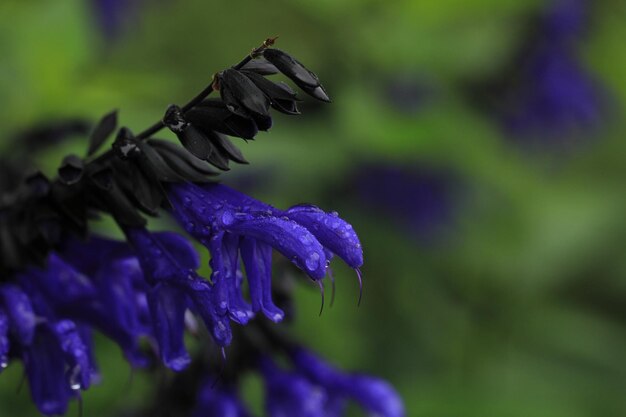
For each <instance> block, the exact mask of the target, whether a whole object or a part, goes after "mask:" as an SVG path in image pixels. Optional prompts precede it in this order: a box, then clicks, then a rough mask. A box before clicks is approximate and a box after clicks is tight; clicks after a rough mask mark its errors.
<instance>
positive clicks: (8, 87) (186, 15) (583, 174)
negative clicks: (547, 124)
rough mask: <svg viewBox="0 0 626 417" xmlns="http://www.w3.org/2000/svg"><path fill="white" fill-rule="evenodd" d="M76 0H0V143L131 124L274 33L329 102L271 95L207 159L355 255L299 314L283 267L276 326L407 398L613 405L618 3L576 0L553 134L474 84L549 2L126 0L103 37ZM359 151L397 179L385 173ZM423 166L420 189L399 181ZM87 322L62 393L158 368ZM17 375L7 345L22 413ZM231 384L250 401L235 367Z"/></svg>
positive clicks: (453, 405) (617, 304)
mask: <svg viewBox="0 0 626 417" xmlns="http://www.w3.org/2000/svg"><path fill="white" fill-rule="evenodd" d="M94 3H96V2H95V1H86V0H64V1H58V0H45V1H44V0H28V1H24V0H20V1H18V0H2V2H1V3H0V53H1V56H0V138H2V139H1V142H0V152H1V153H2V155H3V156H9V157H10V156H11V154H12V153H13V152H14V151H15V147H16V146H17V145H16V144H15V142H12V141H11V140H10V139H11V138H12V137H14V136H15V135H17V134H18V133H19V132H21V131H24V130H25V129H28V128H30V127H32V126H36V125H38V124H41V123H46V122H50V121H54V120H63V119H67V118H76V117H78V118H84V119H86V120H89V121H95V120H97V119H98V118H99V117H100V116H102V115H103V114H104V113H106V112H108V111H109V110H111V109H113V108H117V109H119V110H120V122H121V124H123V125H125V126H128V127H130V128H131V129H132V130H134V131H135V132H138V131H140V130H142V129H143V128H144V127H146V126H148V125H149V124H151V123H152V122H154V121H156V120H158V118H160V117H161V115H162V113H163V111H164V109H165V108H166V106H167V105H168V104H170V103H179V104H182V103H184V102H186V101H187V100H188V99H189V98H190V97H192V96H193V95H195V93H197V92H198V91H199V90H200V89H202V88H204V86H205V85H206V84H207V83H208V82H209V81H210V80H211V76H212V74H213V73H214V72H216V71H219V70H220V69H223V68H225V67H228V66H230V65H232V64H234V63H236V62H238V61H239V60H240V59H241V58H242V57H243V56H244V55H245V54H246V53H247V52H248V51H249V50H250V49H251V48H252V47H254V46H256V45H258V44H259V43H260V42H261V41H262V40H263V39H265V38H266V37H267V36H271V35H280V39H279V42H278V44H277V47H279V48H281V49H284V50H286V51H289V52H291V53H293V54H294V55H295V56H296V57H297V58H298V59H299V60H301V61H302V62H303V63H305V65H307V66H308V67H309V68H311V69H312V70H313V71H315V72H316V73H317V74H318V75H319V76H320V78H321V80H322V82H323V83H324V85H325V87H326V89H327V90H328V92H329V94H330V95H331V97H332V98H333V104H331V105H324V106H322V105H319V104H317V103H313V102H311V101H309V100H306V101H305V102H304V103H303V105H302V106H301V107H302V111H303V115H302V116H301V117H298V118H295V119H294V118H289V117H286V116H282V115H278V116H276V119H275V123H274V127H273V129H272V130H271V132H270V133H269V134H267V133H262V134H260V135H259V136H258V137H257V140H256V141H253V142H249V143H244V142H243V141H241V142H239V143H238V144H239V145H240V148H241V149H242V151H243V152H244V154H245V155H246V157H247V159H248V160H249V161H250V162H251V164H250V165H249V166H236V167H234V168H233V169H232V171H231V172H229V173H227V174H225V175H224V176H223V180H224V181H225V182H226V183H228V184H232V185H233V186H235V187H238V188H240V189H242V190H245V191H246V192H248V193H250V194H251V195H253V196H255V197H257V198H259V199H262V200H263V201H266V202H269V203H271V204H273V205H275V206H277V207H288V206H289V205H293V204H296V203H300V202H311V203H316V204H318V205H320V206H321V207H323V208H324V209H326V210H338V211H339V212H340V214H341V216H342V217H343V218H345V219H347V220H348V221H349V222H351V223H352V224H353V225H354V227H355V229H356V230H357V231H358V232H359V235H360V237H361V240H362V243H363V247H364V249H365V259H366V262H365V265H364V268H363V272H364V277H365V285H364V299H363V303H362V305H361V306H360V308H357V307H356V299H357V292H358V287H357V284H356V279H355V276H354V273H353V272H352V271H351V270H349V269H348V268H345V267H343V265H340V263H339V262H336V265H335V275H336V277H337V281H338V282H337V295H336V300H335V305H334V307H333V308H329V309H326V311H325V313H324V314H323V315H322V316H321V317H318V315H317V311H318V308H319V296H318V295H317V293H316V292H315V289H314V288H312V287H310V286H308V285H306V284H307V282H306V280H304V279H303V280H302V283H303V285H301V286H299V287H298V290H297V305H298V317H297V320H296V322H295V323H294V325H293V332H294V333H295V334H296V335H297V336H298V337H299V338H300V340H302V341H303V342H306V343H307V344H308V345H309V346H311V347H312V348H314V349H315V350H317V351H318V352H319V353H321V354H323V355H324V356H325V357H326V358H328V359H330V360H331V361H333V362H334V363H336V364H338V365H340V366H342V367H343V368H345V369H354V370H360V371H364V372H367V373H371V374H375V375H379V376H381V377H384V378H386V379H388V380H389V381H390V382H391V383H393V384H394V385H395V386H396V387H397V389H398V390H399V392H400V393H401V394H402V396H403V397H404V399H405V402H406V406H407V415H408V416H428V417H459V416H463V417H466V416H467V417H471V416H477V417H478V416H481V417H485V416H506V417H509V416H511V417H512V416H520V417H522V416H524V417H528V416H533V417H534V416H537V417H543V416H545V417H561V416H562V417H579V416H594V417H596V416H624V415H626V395H624V389H625V388H626V216H625V213H626V192H625V191H626V141H625V140H624V132H625V131H626V118H624V112H623V106H624V103H625V101H626V77H625V75H626V48H624V39H626V25H625V24H624V22H625V21H626V3H624V2H623V1H620V0H597V1H593V2H591V1H590V2H587V6H589V9H588V10H587V11H586V17H587V19H586V22H585V25H584V26H585V30H584V35H581V36H580V39H578V40H577V41H576V46H575V50H576V52H575V53H576V59H577V60H578V61H577V62H578V63H579V64H580V66H581V68H582V70H583V71H585V73H586V74H587V75H588V76H589V77H591V78H593V79H594V80H595V82H596V83H597V86H598V88H599V90H601V91H602V93H601V94H602V95H603V97H605V98H606V100H605V105H604V106H603V108H602V111H601V114H602V117H601V118H600V121H599V123H597V124H596V125H594V126H593V128H591V129H582V128H581V129H577V130H576V132H572V131H567V132H565V133H563V134H560V135H558V136H559V140H557V141H554V140H553V138H542V137H541V135H539V134H534V133H533V134H532V136H533V137H532V138H529V137H522V138H520V137H515V138H513V137H512V136H514V134H512V133H511V132H509V131H507V130H506V129H504V128H503V127H502V123H501V122H500V121H499V117H498V116H497V115H495V114H494V112H492V111H490V110H489V109H490V108H491V109H493V107H489V106H484V105H482V104H481V103H484V102H487V101H489V100H483V99H484V98H485V96H487V94H486V93H485V94H482V92H484V91H483V90H481V88H482V87H481V86H484V85H488V84H489V81H490V80H492V79H495V78H498V77H500V78H502V77H503V76H504V77H506V74H507V72H506V71H507V68H508V67H510V66H511V65H514V63H515V62H516V56H518V54H519V53H520V51H522V52H523V51H524V50H525V48H527V47H528V44H529V42H530V43H531V44H532V42H533V41H536V38H537V36H536V35H537V32H538V30H537V26H538V21H540V19H539V18H538V16H541V15H542V13H544V12H545V11H546V10H548V8H549V7H551V5H552V3H550V2H546V1H539V0H529V1H519V0H464V1H458V0H442V1H431V0H421V1H419V0H394V1H389V0H387V1H384V0H317V1H305V0H265V1H263V2H258V1H229V2H226V1H207V0H190V1H174V0H154V1H150V0H144V1H143V2H131V3H134V4H133V5H132V7H130V8H129V11H127V13H126V17H125V18H124V19H123V20H124V21H123V22H122V25H121V26H120V28H121V29H119V31H118V33H117V34H116V35H115V36H114V37H111V36H109V35H107V34H105V33H103V31H102V26H101V25H99V23H98V22H99V20H98V18H99V16H98V12H97V11H96V10H97V9H95V8H94ZM512 63H513V64H512ZM503 74H504V75H503ZM485 88H486V87H485ZM527 88H529V89H531V90H532V88H534V86H533V85H530V86H527ZM485 91H486V90H485ZM490 91H491V90H490ZM489 102H491V103H493V100H491V101H489ZM497 107H498V102H497V101H496V107H495V108H497ZM163 136H165V137H169V136H168V134H165V133H164V134H163ZM570 137H571V138H572V139H571V140H570ZM555 142H556V144H555ZM529 143H532V146H527V144H529ZM84 149H85V139H84V138H81V137H76V138H72V139H71V140H68V141H66V142H64V143H63V145H61V146H55V147H52V148H46V147H43V146H42V149H38V147H37V146H31V148H30V149H28V155H29V156H31V157H32V158H33V159H34V160H36V161H37V162H38V163H39V164H40V165H42V166H44V167H46V169H47V170H48V171H49V172H52V170H53V169H54V168H55V167H56V166H57V165H58V163H59V162H60V159H61V157H62V156H63V155H64V154H66V153H67V152H69V151H73V152H76V153H79V154H84ZM380 167H384V168H383V169H386V170H392V171H394V170H395V171H398V172H402V173H403V174H402V175H406V177H407V178H409V179H408V180H407V181H408V183H411V182H413V183H415V182H417V183H418V186H417V188H411V186H406V187H404V186H402V185H401V184H402V181H400V180H398V179H397V177H394V178H396V180H393V182H394V184H392V185H385V183H384V182H383V181H382V179H380V177H381V176H377V175H376V173H377V172H379V171H377V170H378V169H379V168H380ZM395 171H394V172H395ZM424 172H427V173H429V174H428V175H425V174H424ZM371 174H373V176H374V178H378V179H372V175H371ZM433 178H434V179H433ZM442 178H443V180H442ZM431 183H434V184H437V185H435V186H434V187H435V189H436V190H437V191H436V192H429V191H427V192H420V191H419V190H423V189H424V187H426V189H427V190H430V188H429V185H428V184H431ZM399 184H400V185H399ZM419 184H422V186H419ZM424 184H425V185H424ZM394 187H395V188H394ZM420 187H421V188H420ZM389 190H395V191H391V192H390V191H389ZM416 190H417V191H416ZM379 191H380V192H381V193H379V194H377V193H378V192H379ZM385 191H386V192H385ZM390 194H392V195H391V196H390ZM393 194H401V195H403V201H401V202H397V201H395V200H394V199H393V198H392V197H393ZM413 194H414V195H413ZM377 196H378V197H377ZM433 199H435V200H436V201H435V202H434V203H433V201H432V200H433ZM433 205H434V207H435V208H434V209H432V212H429V213H430V214H429V215H425V216H422V219H421V220H419V219H418V220H416V221H415V222H413V220H414V219H413V220H412V219H411V213H412V212H415V215H416V216H418V217H419V213H423V211H424V210H427V209H426V208H427V207H431V206H433ZM427 211H428V210H427ZM399 212H401V213H402V214H401V215H399V214H398V213H399ZM441 212H445V215H441V216H440V215H439V214H441ZM424 218H425V219H424ZM205 272H206V271H205ZM97 344H98V360H99V363H100V365H101V368H102V374H103V381H102V383H101V384H100V386H96V387H93V388H92V389H90V390H89V391H88V392H87V393H85V395H84V413H85V414H84V415H85V416H89V417H92V416H110V415H116V413H118V414H117V415H120V414H119V413H120V412H121V411H120V410H123V409H125V408H128V407H133V406H139V405H141V404H142V402H143V401H146V399H149V398H150V397H149V393H150V389H151V388H150V387H151V386H152V385H153V384H156V383H158V380H159V374H156V375H154V374H146V373H142V372H141V371H137V372H135V374H134V376H133V377H132V379H131V370H130V368H129V367H128V365H127V364H126V363H125V362H124V360H123V359H122V357H121V354H120V352H119V351H118V349H117V348H116V347H115V346H114V345H113V344H111V343H110V342H108V341H107V340H105V339H104V338H102V337H100V338H99V339H98V340H97ZM21 378H22V370H21V368H20V365H19V364H17V363H14V364H12V365H11V366H10V367H9V368H8V369H7V370H6V371H5V372H4V373H3V375H2V376H1V377H0V416H11V417H12V416H30V415H37V413H36V411H35V408H34V407H33V406H32V405H31V404H30V400H29V395H28V389H27V387H24V388H23V389H21V390H20V389H19V388H18V387H19V385H20V380H21ZM247 385H248V386H247V388H246V390H247V391H248V392H250V393H251V394H250V395H251V397H253V399H254V397H255V395H256V396H258V393H257V394H255V392H257V390H258V381H254V380H250V381H248V383H247ZM76 412H77V410H76V406H75V405H74V406H73V408H72V410H71V411H70V415H75V414H74V413H76Z"/></svg>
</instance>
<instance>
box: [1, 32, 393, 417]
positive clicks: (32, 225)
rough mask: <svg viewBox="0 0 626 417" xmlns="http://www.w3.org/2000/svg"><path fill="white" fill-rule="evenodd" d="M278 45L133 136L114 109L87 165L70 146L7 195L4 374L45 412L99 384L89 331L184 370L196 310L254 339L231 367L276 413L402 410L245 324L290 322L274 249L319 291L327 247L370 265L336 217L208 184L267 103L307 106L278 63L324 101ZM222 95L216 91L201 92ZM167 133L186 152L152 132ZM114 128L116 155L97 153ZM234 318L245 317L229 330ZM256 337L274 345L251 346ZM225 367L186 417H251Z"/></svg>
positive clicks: (221, 327)
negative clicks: (163, 228) (203, 265)
mask: <svg viewBox="0 0 626 417" xmlns="http://www.w3.org/2000/svg"><path fill="white" fill-rule="evenodd" d="M274 41H275V38H270V39H267V40H266V41H265V42H263V44H262V45H261V46H259V47H258V48H255V49H254V50H253V51H252V52H251V53H250V54H249V55H248V56H246V57H245V58H244V59H243V60H242V61H241V62H240V63H238V64H237V65H235V66H233V67H232V68H228V69H225V70H223V71H221V72H219V73H217V74H216V75H215V76H214V77H213V80H212V82H211V83H210V85H209V86H207V88H205V89H204V90H203V91H202V92H201V93H200V94H199V95H198V96H196V97H195V98H194V99H192V100H191V101H190V102H189V103H187V104H186V105H184V106H177V105H171V106H170V107H168V109H167V110H166V112H165V115H164V117H163V119H162V120H161V121H159V122H157V123H156V124H155V125H153V126H151V127H150V128H148V129H146V130H145V131H143V132H141V133H139V134H137V135H134V134H133V133H132V132H131V131H130V130H129V129H128V128H125V127H122V128H119V129H118V128H117V116H116V113H115V112H112V113H110V114H108V115H106V116H105V117H104V118H102V120H101V121H100V122H99V124H98V125H97V126H96V128H95V129H94V130H93V132H92V134H91V135H90V140H89V146H88V150H87V156H86V158H80V157H78V156H76V155H68V156H67V157H66V158H64V160H63V162H62V164H61V166H60V167H59V169H58V176H57V178H56V179H50V178H47V177H46V176H45V175H44V174H43V173H41V172H39V171H37V172H32V173H30V174H28V175H26V176H25V178H24V180H23V181H22V182H21V183H20V184H19V186H18V187H15V188H14V189H12V190H10V191H5V192H2V194H0V243H1V245H0V367H2V368H4V367H6V366H8V365H9V363H10V362H11V361H13V360H21V361H22V362H23V364H24V369H25V373H26V376H27V377H28V382H29V386H30V391H31V395H32V398H33V401H34V403H35V404H36V406H37V407H38V409H39V411H41V412H42V413H43V414H47V415H54V414H64V413H65V412H66V410H67V406H68V403H69V401H70V400H71V399H75V398H80V392H81V390H86V389H88V388H89V387H90V385H91V384H93V383H95V382H97V380H98V379H99V374H98V369H97V366H96V362H95V358H94V352H93V342H92V332H93V331H94V330H95V331H98V332H101V333H103V334H104V335H106V336H107V337H109V338H110V339H112V340H113V341H114V342H115V343H117V344H118V345H119V347H120V348H121V350H122V351H123V353H124V355H125V357H126V359H127V360H128V362H129V363H130V364H131V365H132V366H134V367H145V366H147V365H150V364H152V363H153V362H154V359H155V358H157V357H158V358H159V359H160V361H161V362H162V363H163V364H164V365H165V366H166V367H168V368H170V369H172V370H174V371H182V370H184V369H185V368H187V367H188V366H189V364H190V363H191V362H192V361H193V359H192V358H191V356H190V354H189V353H188V352H187V350H186V347H185V344H184V340H183V337H184V334H185V330H186V329H187V330H189V329H194V328H195V327H196V326H195V324H194V323H195V317H199V318H200V319H201V320H202V322H203V323H204V325H205V328H206V330H207V334H208V335H210V337H208V341H209V343H210V344H213V345H214V346H216V347H218V348H220V349H222V351H224V348H225V347H227V346H229V345H230V344H231V341H232V340H233V338H234V337H240V339H241V341H242V346H244V347H245V346H248V347H247V348H245V349H243V350H244V351H245V352H247V353H246V357H245V360H242V361H237V363H238V364H239V363H240V364H241V365H240V366H239V367H240V368H241V370H243V369H254V370H256V371H257V372H259V373H260V374H261V375H262V376H263V378H264V380H265V381H266V388H267V389H266V391H267V396H266V400H267V407H266V411H267V413H268V415H270V416H284V415H290V416H339V415H342V413H343V410H344V409H345V403H346V400H348V399H353V400H355V401H356V402H357V403H360V404H361V405H362V406H363V407H364V408H365V409H366V410H367V411H368V412H371V413H373V414H374V415H380V416H389V417H396V416H402V415H403V413H404V412H403V408H402V403H401V401H400V400H399V397H398V396H397V394H396V393H395V392H394V391H393V389H392V388H391V387H390V386H389V385H388V384H387V383H385V382H383V381H381V380H378V379H375V378H371V377H368V376H361V375H352V374H344V373H342V372H340V371H338V370H336V369H335V368H333V367H331V366H330V365H328V364H326V363H324V362H323V361H322V360H321V359H319V358H317V357H315V356H314V355H312V354H311V353H310V352H308V351H307V350H306V349H304V348H302V347H299V346H298V345H297V344H294V343H292V342H281V340H283V338H281V337H278V336H276V334H274V333H273V332H274V330H273V329H272V328H271V327H269V326H268V325H267V324H264V323H263V322H262V321H260V320H254V321H252V319H253V318H254V317H255V315H257V313H259V314H262V315H263V316H265V317H266V318H267V319H269V320H271V321H272V322H280V321H281V320H283V318H284V317H285V315H286V313H285V308H281V303H279V302H275V301H274V299H275V298H276V287H275V286H273V285H272V250H273V249H275V250H276V251H278V252H280V253H281V254H282V255H283V256H284V257H285V258H287V259H288V260H289V261H291V262H292V263H293V264H294V265H295V266H296V267H298V268H299V269H301V270H302V271H304V273H305V274H306V275H308V277H309V278H310V279H311V280H312V281H314V282H315V283H317V284H318V285H319V287H320V288H321V289H322V296H323V289H324V285H323V282H324V279H325V278H326V277H327V276H330V277H332V274H331V271H330V266H329V265H330V260H331V259H332V258H333V257H334V256H337V257H339V258H340V259H342V260H343V261H344V262H345V263H346V264H347V265H349V266H350V267H352V268H354V269H355V270H356V271H357V275H358V278H359V282H360V278H361V277H360V271H359V267H360V266H361V265H362V263H363V252H362V249H361V244H360V242H359V238H358V237H357V235H356V233H355V232H354V230H353V229H352V226H351V225H350V224H348V223H347V222H346V221H344V220H343V219H341V218H340V217H339V216H338V214H337V213H336V212H331V213H327V212H325V211H323V210H321V209H320V208H317V207H315V206H311V205H297V206H293V207H291V208H289V209H287V210H279V209H277V208H274V207H272V206H270V205H267V204H265V203H263V202H260V201H258V200H255V199H253V198H251V197H248V196H246V195H244V194H241V193H239V192H238V191H235V190H233V189H231V188H228V187H227V186H225V185H222V184H219V183H217V182H216V181H215V176H216V175H217V174H218V173H219V170H228V169H229V164H230V162H231V161H233V162H236V163H247V162H246V160H245V159H244V157H243V155H242V154H241V152H240V151H239V150H238V149H237V148H236V147H235V146H234V145H233V144H232V142H231V141H230V139H229V136H231V137H239V138H242V139H244V140H252V139H254V137H255V135H256V134H257V133H258V131H259V130H261V131H266V130H268V129H269V128H270V127H271V125H272V118H271V115H270V109H274V110H276V111H279V112H282V113H285V114H290V115H296V114H299V110H298V101H299V100H298V98H297V96H296V93H295V92H294V91H293V90H292V89H291V88H290V87H289V86H288V85H287V84H285V83H282V82H274V81H271V80H269V79H268V78H266V77H267V76H268V75H272V74H276V73H278V72H280V73H282V74H284V75H285V76H287V77H288V78H289V79H291V80H292V81H293V82H294V83H295V84H296V85H297V86H298V87H299V88H300V89H302V90H303V91H304V92H306V93H307V94H309V95H311V96H312V97H314V98H316V99H318V100H321V101H326V102H329V101H330V99H329V97H328V95H327V93H326V92H325V90H324V88H323V87H322V85H321V84H320V82H319V80H318V78H317V76H316V75H315V74H313V73H312V72H311V71H309V70H308V69H306V68H305V67H304V66H303V65H302V64H301V63H300V62H298V61H297V60H295V59H294V58H292V57H291V56H290V55H289V54H287V53H285V52H283V51H280V50H278V49H274V48H272V46H273V44H274ZM214 91H217V92H219V96H220V97H219V98H214V99H209V98H207V96H208V95H209V94H211V93H212V92H214ZM163 128H167V129H169V130H170V131H171V132H173V133H174V134H175V135H176V137H177V138H178V140H179V141H180V143H181V144H182V146H179V145H177V144H175V143H173V142H170V141H166V140H161V139H156V138H154V137H153V135H154V134H156V133H158V132H159V131H160V130H161V129H163ZM114 134H115V140H114V142H113V145H112V149H110V150H108V151H106V152H102V153H100V154H97V153H98V151H99V150H100V149H101V147H102V145H103V144H104V143H105V142H106V140H107V139H108V138H109V137H110V136H111V135H114ZM159 213H168V214H169V215H171V216H172V218H174V219H175V220H176V221H177V222H178V223H179V224H180V226H181V228H182V229H184V231H186V233H187V234H188V235H190V236H191V237H192V238H194V239H195V240H197V241H199V242H200V243H201V244H202V245H204V246H205V247H206V248H207V249H208V251H209V252H210V255H211V260H210V266H211V271H212V272H211V276H210V279H205V278H203V277H201V276H200V275H199V274H198V269H199V267H200V261H199V255H198V253H197V252H196V250H195V249H194V247H193V246H192V244H191V242H190V241H189V239H188V238H187V237H184V236H183V235H181V234H178V233H174V232H152V231H150V230H148V229H147V227H146V224H147V223H146V216H156V215H158V214H159ZM102 215H108V216H111V217H112V218H113V219H114V220H115V222H116V223H117V225H118V226H119V228H120V230H121V231H122V233H123V235H124V236H125V239H123V240H116V239H110V238H105V237H103V236H98V235H97V234H96V233H93V232H92V231H90V228H89V223H90V221H91V220H93V219H96V218H98V217H100V216H102ZM275 279H276V278H275ZM231 322H235V323H237V324H240V325H247V326H245V327H240V328H239V329H236V330H237V331H236V332H235V335H234V336H233V327H232V326H231ZM246 331H248V332H249V333H250V334H247V333H246ZM259 335H260V336H259ZM259 340H265V341H266V342H263V343H269V345H270V346H271V348H270V349H261V348H260V347H259V346H255V345H256V344H257V343H261V342H259ZM144 341H147V343H143V342H144ZM267 341H270V342H267ZM273 350H275V351H281V352H283V353H286V354H287V355H288V357H289V358H290V360H291V362H292V366H293V370H291V371H290V370H285V369H282V368H281V367H279V366H278V365H276V364H275V363H274V362H273V360H272V358H271V356H270V355H271V352H272V351H273ZM239 351H241V348H240V349H239ZM199 362H202V361H199ZM232 368H233V367H232V366H230V367H229V368H228V371H227V372H225V373H224V374H223V375H222V377H223V381H224V382H223V384H216V383H215V382H212V383H209V384H207V383H206V380H207V378H209V376H208V375H209V374H210V373H211V372H210V371H208V370H207V371H206V375H207V376H206V378H201V379H198V381H201V382H198V383H197V384H196V386H195V387H192V388H191V389H195V390H197V392H198V397H197V407H196V410H195V411H193V410H189V412H190V413H191V412H192V411H193V415H194V416H196V415H197V416H200V415H204V416H213V415H220V416H226V415H229V416H230V415H232V416H247V415H249V413H248V412H247V411H245V407H244V406H243V404H242V403H241V402H240V400H239V399H238V394H237V392H236V386H235V385H234V384H233V382H234V381H236V380H237V377H236V375H237V373H238V372H240V370H238V368H237V366H235V371H233V370H232ZM218 379H219V378H218ZM198 410H200V411H198ZM225 410H226V411H225ZM189 415H191V414H189Z"/></svg>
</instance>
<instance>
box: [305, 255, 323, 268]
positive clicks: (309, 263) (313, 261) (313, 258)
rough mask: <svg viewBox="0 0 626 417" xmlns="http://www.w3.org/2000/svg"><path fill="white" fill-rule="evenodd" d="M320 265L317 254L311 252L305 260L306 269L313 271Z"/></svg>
mask: <svg viewBox="0 0 626 417" xmlns="http://www.w3.org/2000/svg"><path fill="white" fill-rule="evenodd" d="M319 264H320V255H319V253H317V252H313V253H311V254H310V255H309V257H308V258H307V259H306V267H307V268H308V269H309V270H310V271H315V270H316V269H317V267H318V266H319Z"/></svg>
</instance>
